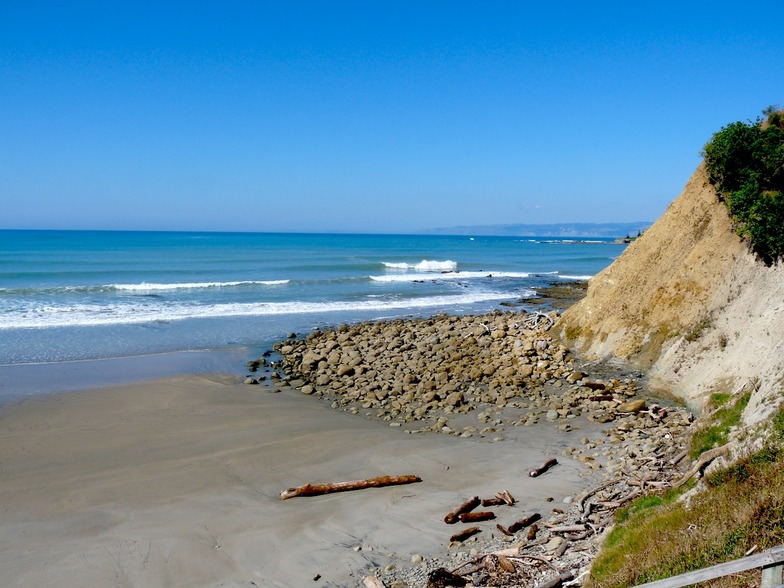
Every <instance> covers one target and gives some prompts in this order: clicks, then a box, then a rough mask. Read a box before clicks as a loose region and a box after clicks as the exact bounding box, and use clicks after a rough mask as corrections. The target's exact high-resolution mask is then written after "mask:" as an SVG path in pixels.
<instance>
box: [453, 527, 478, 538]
mask: <svg viewBox="0 0 784 588" xmlns="http://www.w3.org/2000/svg"><path fill="white" fill-rule="evenodd" d="M481 532H482V530H481V529H480V528H479V527H468V528H467V529H464V530H463V531H460V532H459V533H455V534H454V535H452V536H451V537H450V538H449V541H450V542H452V541H457V542H460V541H465V540H466V539H468V538H469V537H473V536H474V535H476V534H477V533H481Z"/></svg>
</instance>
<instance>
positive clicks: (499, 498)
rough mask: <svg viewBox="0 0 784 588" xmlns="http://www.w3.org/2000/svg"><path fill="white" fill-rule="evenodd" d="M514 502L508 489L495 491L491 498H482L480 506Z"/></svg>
mask: <svg viewBox="0 0 784 588" xmlns="http://www.w3.org/2000/svg"><path fill="white" fill-rule="evenodd" d="M514 503H515V499H514V496H512V495H511V494H510V493H509V490H504V491H503V492H496V495H495V496H494V497H493V498H483V499H482V506H501V505H502V504H508V505H509V506H512V505H514Z"/></svg>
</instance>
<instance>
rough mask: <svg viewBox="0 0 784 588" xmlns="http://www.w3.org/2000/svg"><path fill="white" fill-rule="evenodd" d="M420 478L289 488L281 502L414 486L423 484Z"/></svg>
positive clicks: (388, 477) (401, 477)
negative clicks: (373, 489)
mask: <svg viewBox="0 0 784 588" xmlns="http://www.w3.org/2000/svg"><path fill="white" fill-rule="evenodd" d="M421 481H422V479H421V478H420V477H419V476H413V475H406V476H380V477H378V478H367V479H365V480H355V481H353V482H334V483H331V484H305V485H304V486H298V487H296V488H289V489H288V490H284V491H283V492H281V493H280V498H281V500H287V499H288V498H294V497H295V496H320V495H322V494H332V493H333V492H347V491H349V490H364V489H365V488H379V487H382V486H397V485H399V484H413V483H415V482H421Z"/></svg>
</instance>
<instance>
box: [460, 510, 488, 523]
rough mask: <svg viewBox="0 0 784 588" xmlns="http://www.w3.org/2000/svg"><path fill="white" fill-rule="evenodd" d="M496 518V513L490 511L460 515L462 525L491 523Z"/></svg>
mask: <svg viewBox="0 0 784 588" xmlns="http://www.w3.org/2000/svg"><path fill="white" fill-rule="evenodd" d="M494 518H495V513H494V512H492V511H489V510H485V511H481V512H464V513H461V514H460V522H461V523H478V522H480V521H490V520H492V519H494Z"/></svg>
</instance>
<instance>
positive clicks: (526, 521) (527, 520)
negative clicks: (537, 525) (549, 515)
mask: <svg viewBox="0 0 784 588" xmlns="http://www.w3.org/2000/svg"><path fill="white" fill-rule="evenodd" d="M541 518H542V515H540V514H539V513H538V512H535V513H534V514H532V515H529V516H527V517H524V518H522V519H520V520H519V521H515V522H514V523H512V524H511V525H509V528H504V527H502V526H501V525H500V524H499V525H496V527H497V528H498V530H499V531H501V532H502V533H503V534H504V535H514V534H515V533H517V532H518V531H521V530H522V529H525V528H526V527H527V526H528V525H530V524H531V523H534V522H536V521H538V520H539V519H541Z"/></svg>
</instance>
